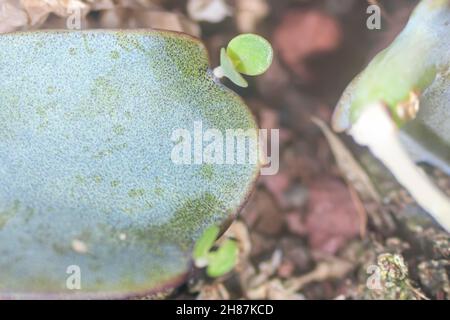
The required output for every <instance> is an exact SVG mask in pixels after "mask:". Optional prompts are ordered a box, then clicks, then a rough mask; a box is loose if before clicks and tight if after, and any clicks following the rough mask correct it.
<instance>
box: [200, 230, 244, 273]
mask: <svg viewBox="0 0 450 320" xmlns="http://www.w3.org/2000/svg"><path fill="white" fill-rule="evenodd" d="M237 256H238V246H237V243H236V241H234V240H230V239H227V240H225V242H224V243H223V245H222V246H221V247H220V248H219V249H218V250H217V251H214V252H211V253H210V254H209V256H208V268H207V269H206V273H207V274H208V276H210V277H213V278H217V277H221V276H223V275H224V274H227V273H228V272H230V271H231V270H233V268H234V266H235V265H236V262H237Z"/></svg>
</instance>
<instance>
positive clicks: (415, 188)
mask: <svg viewBox="0 0 450 320" xmlns="http://www.w3.org/2000/svg"><path fill="white" fill-rule="evenodd" d="M350 134H351V135H352V136H353V138H354V139H355V140H356V142H358V143H359V144H361V145H364V146H367V147H369V149H370V150H371V151H372V153H373V154H374V155H375V156H376V157H378V158H379V159H380V160H381V161H382V162H383V163H384V165H385V166H386V167H387V168H388V169H389V170H390V171H391V172H392V174H393V175H394V176H395V178H396V179H397V180H398V182H400V183H401V184H402V185H403V186H404V187H405V188H406V189H407V190H408V191H409V192H410V193H411V195H412V196H413V197H414V199H415V200H416V201H417V203H418V204H419V205H420V206H422V208H424V209H425V210H426V211H428V213H429V214H431V215H432V216H433V217H434V218H435V219H436V221H437V222H438V223H439V224H440V225H441V226H442V227H443V228H444V229H446V230H447V232H450V200H449V198H448V197H447V196H446V195H445V194H444V193H443V192H442V191H441V190H439V189H438V188H437V187H436V186H435V185H434V184H433V183H432V182H431V181H430V179H429V178H428V177H427V176H426V175H425V174H424V173H423V171H422V170H421V169H420V168H418V167H417V166H416V165H415V163H414V162H413V161H412V159H411V158H410V157H409V155H408V153H407V152H406V151H405V149H404V148H403V146H402V144H401V143H400V140H399V135H398V128H397V127H396V125H395V123H394V122H393V121H392V119H391V118H390V116H389V114H388V112H387V110H386V108H385V106H384V105H383V104H381V103H378V104H373V105H371V106H368V107H367V108H365V110H364V112H363V114H362V115H361V116H360V117H359V119H358V120H357V121H356V122H355V123H354V124H353V126H352V128H351V129H350Z"/></svg>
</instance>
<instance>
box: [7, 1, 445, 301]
mask: <svg viewBox="0 0 450 320" xmlns="http://www.w3.org/2000/svg"><path fill="white" fill-rule="evenodd" d="M417 2H418V1H415V0H396V1H388V0H385V1H381V0H380V1H376V0H372V1H366V0H188V1H186V0H185V1H181V0H116V1H113V0H98V1H97V0H86V1H84V0H83V1H81V0H0V33H6V32H12V31H17V30H35V29H65V28H67V23H68V21H70V19H69V20H68V18H70V17H73V15H74V14H75V15H76V14H77V12H78V13H79V14H80V17H81V20H80V23H81V24H80V27H81V28H82V29H87V28H122V29H130V28H158V29H167V30H176V31H182V32H186V33H188V34H191V35H194V36H196V37H199V38H201V39H202V40H203V41H204V42H205V44H206V46H207V47H208V50H209V52H210V57H211V66H212V67H215V66H217V65H218V64H219V62H218V60H219V51H220V48H222V47H225V46H226V45H227V43H228V41H229V40H231V39H232V38H233V37H234V36H236V35H237V34H239V33H248V32H251V33H257V34H260V35H262V36H264V37H266V38H267V39H268V40H269V41H270V42H271V43H272V45H273V47H274V51H275V59H274V63H273V65H272V67H271V68H270V69H269V71H268V72H267V73H266V74H264V75H263V76H260V77H256V78H251V79H249V80H250V86H249V88H247V89H242V88H239V87H236V86H234V85H233V84H232V83H231V82H228V81H225V84H226V85H227V86H229V87H230V88H232V89H233V90H235V91H236V92H238V93H239V94H240V95H241V96H242V97H243V98H244V99H245V101H246V102H247V104H248V105H249V107H250V108H251V109H252V111H253V112H254V114H255V115H256V117H257V119H258V121H259V124H260V126H261V127H262V128H277V129H278V128H279V129H280V171H279V173H278V174H277V175H275V176H262V177H260V179H259V182H258V185H257V188H256V190H255V191H254V193H253V195H252V197H251V199H250V200H249V202H248V203H247V205H246V207H245V208H244V210H243V211H242V212H241V215H240V217H239V218H238V221H237V222H235V223H234V224H233V225H232V227H231V228H230V229H229V230H228V232H227V236H229V237H233V238H236V239H237V240H238V242H239V246H240V254H239V261H238V265H237V266H236V268H235V270H234V271H233V272H232V273H230V274H229V275H227V276H225V277H222V278H220V279H208V278H207V277H206V276H205V275H204V274H203V273H202V272H200V271H199V272H197V273H196V274H195V275H194V277H193V278H192V279H191V280H190V282H189V283H187V284H185V285H184V286H183V287H181V288H179V289H177V290H175V291H174V292H173V293H172V294H171V296H170V298H173V299H178V298H188V299H195V298H201V299H231V298H233V299H240V298H244V299H448V298H450V285H449V272H450V260H449V257H450V249H449V248H450V246H449V243H450V241H449V235H448V234H446V233H445V232H442V231H440V229H439V228H438V227H436V225H435V224H434V223H433V222H432V221H431V220H430V219H429V218H428V216H427V215H426V214H424V213H423V212H422V210H421V209H420V208H419V207H418V206H417V205H416V204H415V203H414V201H413V200H412V199H411V198H410V196H409V195H408V194H407V193H406V192H405V191H404V190H402V188H400V187H399V186H398V184H397V183H396V182H395V180H394V179H393V178H392V177H391V176H390V175H389V173H388V172H387V171H386V170H385V169H384V168H383V167H382V166H381V165H380V164H379V163H378V162H377V161H376V160H375V159H374V158H373V157H372V156H371V155H370V154H369V152H368V151H366V150H364V149H362V148H359V147H357V146H356V145H355V144H354V143H353V142H352V141H351V140H350V139H348V138H347V137H346V136H345V135H344V136H339V137H338V136H336V135H334V134H333V133H331V132H330V131H328V130H327V125H326V124H328V123H329V122H330V119H331V115H332V112H333V109H334V106H335V104H336V102H337V101H338V99H339V97H340V94H341V93H342V91H343V90H344V88H345V87H346V85H347V84H348V83H349V82H350V81H351V79H352V78H353V77H354V76H355V75H356V74H357V73H358V72H359V71H361V70H362V69H363V68H364V66H365V65H366V64H367V63H368V61H370V59H371V58H372V57H373V56H374V55H375V54H376V53H377V52H378V51H380V50H381V49H383V48H384V47H386V46H387V45H388V44H389V43H390V42H391V41H392V40H393V39H394V37H395V36H396V35H397V34H398V32H399V31H400V30H401V29H402V28H403V26H404V25H405V23H406V21H407V18H408V16H409V14H410V12H411V10H412V9H413V8H414V6H415V5H416V4H417ZM374 4H375V5H378V6H379V8H380V9H381V14H382V18H381V29H379V30H369V29H368V28H367V25H366V22H367V19H368V18H369V16H370V14H368V13H367V12H366V10H367V8H368V7H369V6H370V5H374ZM72 23H73V21H72ZM312 117H315V118H317V119H320V120H322V121H323V122H320V120H316V121H315V122H313V121H312V120H311V119H312ZM318 124H319V126H321V127H319V126H318ZM336 156H337V157H338V158H339V157H344V159H347V161H345V165H343V164H342V163H339V162H336V160H335V159H336ZM423 168H424V169H425V170H427V172H428V173H429V174H430V175H431V176H432V177H433V178H434V180H435V181H436V183H437V184H438V185H439V186H440V187H441V188H442V189H443V190H444V191H446V192H448V193H449V194H450V179H449V178H448V177H447V176H445V175H444V174H443V173H441V172H439V171H438V170H436V169H433V168H430V167H423ZM392 283H394V285H392V286H391V285H390V284H392ZM386 284H387V285H386Z"/></svg>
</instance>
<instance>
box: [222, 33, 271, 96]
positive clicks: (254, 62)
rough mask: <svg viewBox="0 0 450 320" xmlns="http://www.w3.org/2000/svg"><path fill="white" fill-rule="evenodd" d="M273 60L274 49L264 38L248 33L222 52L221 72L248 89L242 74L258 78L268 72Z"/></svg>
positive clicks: (233, 40)
mask: <svg viewBox="0 0 450 320" xmlns="http://www.w3.org/2000/svg"><path fill="white" fill-rule="evenodd" d="M272 60H273V49H272V46H271V45H270V43H269V41H267V40H266V39H264V38H263V37H261V36H259V35H256V34H252V33H246V34H241V35H239V36H237V37H235V38H234V39H232V40H231V41H230V43H229V44H228V47H227V49H224V48H223V49H222V50H221V52H220V69H221V70H220V71H221V72H222V74H223V76H225V77H227V78H229V79H230V80H231V81H232V82H233V83H235V84H236V85H238V86H240V87H248V83H247V81H246V80H245V79H244V78H243V77H242V75H241V74H244V75H248V76H258V75H261V74H263V73H264V72H266V71H267V70H268V69H269V67H270V65H271V64H272Z"/></svg>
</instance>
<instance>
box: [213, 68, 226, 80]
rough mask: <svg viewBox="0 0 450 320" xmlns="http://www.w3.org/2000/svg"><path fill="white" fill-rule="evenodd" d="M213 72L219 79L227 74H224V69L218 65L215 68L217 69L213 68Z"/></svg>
mask: <svg viewBox="0 0 450 320" xmlns="http://www.w3.org/2000/svg"><path fill="white" fill-rule="evenodd" d="M213 74H214V76H215V77H216V78H218V79H222V78H223V77H224V76H225V74H224V72H223V69H222V67H221V66H218V67H217V68H215V69H214V70H213Z"/></svg>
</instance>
